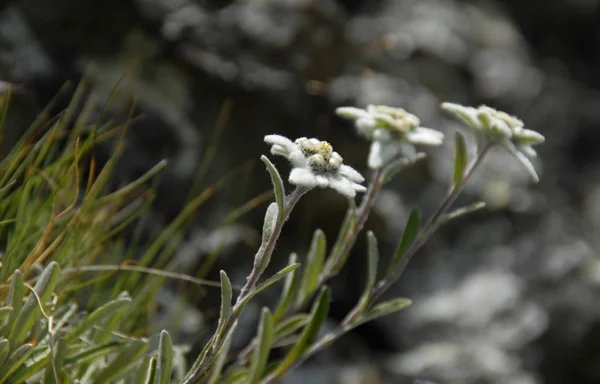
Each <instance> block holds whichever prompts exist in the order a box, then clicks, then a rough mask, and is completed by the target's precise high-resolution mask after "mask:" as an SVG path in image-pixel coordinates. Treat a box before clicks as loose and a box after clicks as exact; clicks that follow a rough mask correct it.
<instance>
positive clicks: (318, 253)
mask: <svg viewBox="0 0 600 384" xmlns="http://www.w3.org/2000/svg"><path fill="white" fill-rule="evenodd" d="M326 251H327V243H326V239H325V233H323V231H322V230H320V229H317V230H316V231H315V233H314V235H313V238H312V242H311V244H310V249H309V250H308V254H307V255H306V263H305V267H304V273H303V275H302V283H301V284H300V291H299V292H298V303H303V302H304V300H305V299H307V298H309V297H310V296H311V295H312V294H313V292H314V291H315V290H316V289H317V284H318V282H319V276H320V275H321V272H322V271H323V263H324V261H325V252H326Z"/></svg>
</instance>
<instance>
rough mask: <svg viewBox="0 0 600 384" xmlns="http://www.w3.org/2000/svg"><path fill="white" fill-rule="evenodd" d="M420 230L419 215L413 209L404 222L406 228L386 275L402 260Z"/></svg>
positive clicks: (415, 209) (416, 210) (417, 211)
mask: <svg viewBox="0 0 600 384" xmlns="http://www.w3.org/2000/svg"><path fill="white" fill-rule="evenodd" d="M420 229H421V214H420V213H419V210H418V209H417V208H414V209H413V210H412V211H411V212H410V215H409V216H408V220H407V222H406V226H405V227H404V233H403V234H402V240H400V244H398V248H397V249H396V253H395V254H394V257H393V259H392V262H391V263H390V266H389V268H388V274H389V273H391V272H392V271H393V270H394V269H395V268H396V266H397V265H398V263H400V261H401V260H402V258H403V257H404V255H405V254H406V251H408V249H409V248H410V246H411V245H412V243H413V242H414V241H415V239H416V238H417V236H418V235H419V230H420Z"/></svg>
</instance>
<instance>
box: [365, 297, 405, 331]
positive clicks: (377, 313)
mask: <svg viewBox="0 0 600 384" xmlns="http://www.w3.org/2000/svg"><path fill="white" fill-rule="evenodd" d="M411 304H412V301H410V300H409V299H403V298H399V299H393V300H389V301H386V302H383V303H381V304H377V305H376V306H374V307H373V308H372V309H371V310H370V311H369V312H367V313H366V314H364V315H362V316H360V317H359V320H358V321H357V322H356V323H355V324H353V325H354V326H358V325H360V324H364V323H367V322H369V321H373V320H375V319H377V318H379V317H383V316H387V315H390V314H392V313H394V312H398V311H401V310H403V309H404V308H406V307H408V306H409V305H411Z"/></svg>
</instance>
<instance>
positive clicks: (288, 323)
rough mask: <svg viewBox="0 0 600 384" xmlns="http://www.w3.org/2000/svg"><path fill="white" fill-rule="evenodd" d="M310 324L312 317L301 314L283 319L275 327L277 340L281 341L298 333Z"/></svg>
mask: <svg viewBox="0 0 600 384" xmlns="http://www.w3.org/2000/svg"><path fill="white" fill-rule="evenodd" d="M309 322H310V316H309V315H307V314H304V313H303V314H299V315H293V316H289V317H287V318H285V319H283V320H282V321H281V322H280V323H279V324H277V326H276V327H275V340H281V339H283V338H286V337H288V336H291V335H293V334H294V333H296V332H297V331H298V330H299V329H300V328H302V327H304V326H305V325H306V324H308V323H309Z"/></svg>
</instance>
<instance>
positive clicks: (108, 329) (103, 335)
mask: <svg viewBox="0 0 600 384" xmlns="http://www.w3.org/2000/svg"><path fill="white" fill-rule="evenodd" d="M122 299H125V300H127V299H130V296H129V293H128V292H127V291H123V292H121V293H120V294H119V296H118V297H117V300H122ZM130 307H132V305H130V304H123V305H122V306H121V307H120V308H116V309H114V311H113V312H112V313H111V315H110V317H109V318H104V319H102V320H103V324H102V330H103V331H104V332H96V333H95V335H94V344H104V343H108V342H109V341H110V340H112V337H113V331H116V330H118V329H119V327H120V326H122V324H123V317H124V316H125V314H127V309H128V308H130ZM107 311H108V309H107Z"/></svg>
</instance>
